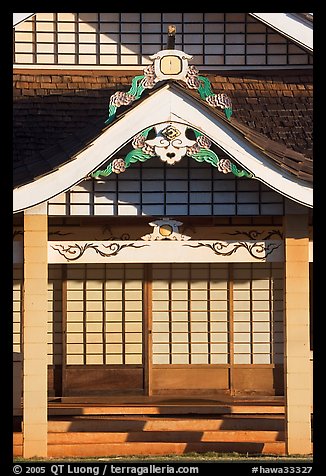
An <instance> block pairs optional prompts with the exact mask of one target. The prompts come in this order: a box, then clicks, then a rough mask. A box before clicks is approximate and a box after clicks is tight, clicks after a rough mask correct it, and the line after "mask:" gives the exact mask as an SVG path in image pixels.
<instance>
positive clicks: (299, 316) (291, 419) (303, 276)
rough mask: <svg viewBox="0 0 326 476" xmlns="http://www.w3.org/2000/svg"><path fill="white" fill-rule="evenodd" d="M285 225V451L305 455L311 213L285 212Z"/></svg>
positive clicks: (307, 438)
mask: <svg viewBox="0 0 326 476" xmlns="http://www.w3.org/2000/svg"><path fill="white" fill-rule="evenodd" d="M301 213H302V212H301ZM283 225H284V228H283V230H284V240H285V263H284V265H285V299H284V319H285V349H284V350H285V355H284V358H285V368H284V378H285V382H284V383H285V385H284V387H285V438H286V452H287V454H289V455H290V454H296V455H299V454H301V455H304V454H310V453H311V452H312V446H311V422H310V414H311V389H310V339H309V235H308V214H307V213H304V214H288V215H285V216H284V222H283Z"/></svg>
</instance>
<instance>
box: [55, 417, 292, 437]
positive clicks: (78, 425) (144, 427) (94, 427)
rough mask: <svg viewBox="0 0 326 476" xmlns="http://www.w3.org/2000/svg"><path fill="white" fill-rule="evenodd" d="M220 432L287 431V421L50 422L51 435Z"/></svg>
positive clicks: (139, 419) (122, 419) (120, 419)
mask: <svg viewBox="0 0 326 476" xmlns="http://www.w3.org/2000/svg"><path fill="white" fill-rule="evenodd" d="M194 430H195V431H218V430H248V431H249V430H255V431H257V430H265V431H267V430H268V431H284V418H283V417H279V416H275V415H272V416H270V417H263V416H255V417H254V416H250V417H246V416H239V417H232V418H230V417H226V418H223V419H221V418H216V419H215V418H186V417H183V418H166V417H165V418H157V417H148V418H146V417H139V416H138V417H122V416H121V417H102V418H94V417H88V418H70V419H60V420H49V422H48V431H49V432H56V433H58V432H92V431H93V432H108V431H122V432H131V431H144V432H145V431H194Z"/></svg>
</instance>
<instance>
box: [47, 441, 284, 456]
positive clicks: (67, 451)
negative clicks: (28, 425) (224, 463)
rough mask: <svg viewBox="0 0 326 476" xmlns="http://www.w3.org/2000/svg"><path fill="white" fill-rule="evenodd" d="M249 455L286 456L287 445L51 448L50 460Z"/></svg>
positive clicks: (130, 444) (142, 444)
mask: <svg viewBox="0 0 326 476" xmlns="http://www.w3.org/2000/svg"><path fill="white" fill-rule="evenodd" d="M210 451H214V452H218V453H226V452H227V453H232V452H237V453H248V454H278V455H283V454H285V443H284V442H281V441H280V442H267V443H261V442H259V443H255V442H254V443H251V442H234V443H232V442H195V443H193V442H190V443H171V442H169V443H166V442H150V443H147V442H128V443H125V442H124V443H109V444H105V443H100V444H99V443H90V444H78V445H77V444H68V445H49V446H48V457H52V458H62V457H67V456H69V457H81V456H83V457H88V456H93V457H94V456H96V457H98V456H101V457H105V456H128V455H168V454H175V455H177V454H185V453H193V452H195V453H206V452H210Z"/></svg>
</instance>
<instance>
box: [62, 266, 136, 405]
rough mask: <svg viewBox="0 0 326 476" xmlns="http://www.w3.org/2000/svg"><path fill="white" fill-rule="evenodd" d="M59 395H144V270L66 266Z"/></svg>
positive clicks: (116, 267) (119, 267)
mask: <svg viewBox="0 0 326 476" xmlns="http://www.w3.org/2000/svg"><path fill="white" fill-rule="evenodd" d="M65 287H66V312H65V313H64V314H65V319H64V322H63V327H64V335H65V338H64V349H65V352H64V357H63V360H64V368H63V395H66V396H72V395H83V396H87V395H112V394H142V393H143V391H144V363H145V362H144V358H143V347H144V336H143V332H144V327H143V312H144V310H143V300H144V266H143V265H141V264H125V265H110V264H103V265H98V264H88V265H71V266H70V265H69V266H67V278H66V286H65Z"/></svg>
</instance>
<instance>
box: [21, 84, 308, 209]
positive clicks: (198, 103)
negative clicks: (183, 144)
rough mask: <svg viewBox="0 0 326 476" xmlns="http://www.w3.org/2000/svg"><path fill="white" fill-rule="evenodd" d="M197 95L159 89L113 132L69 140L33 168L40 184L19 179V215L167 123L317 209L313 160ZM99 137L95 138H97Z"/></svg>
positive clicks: (121, 118)
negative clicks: (197, 135) (192, 132)
mask: <svg viewBox="0 0 326 476" xmlns="http://www.w3.org/2000/svg"><path fill="white" fill-rule="evenodd" d="M196 94H197V93H194V92H190V91H189V90H188V89H186V88H185V87H183V86H181V85H179V84H178V83H177V82H175V81H171V80H169V81H167V82H164V83H161V84H160V86H158V87H155V88H154V89H153V90H151V92H150V93H149V94H147V96H144V97H143V98H142V99H140V100H138V101H135V102H134V104H133V105H132V106H131V107H130V108H129V109H128V110H126V111H125V112H123V113H121V114H120V115H118V117H117V118H116V119H115V120H114V121H113V122H112V123H111V124H110V125H108V126H106V127H104V128H102V129H101V131H100V132H98V129H97V127H96V126H94V127H93V128H91V127H88V128H86V129H85V130H83V131H76V133H75V134H74V135H73V136H70V137H69V139H67V140H65V141H63V142H62V143H60V144H57V146H55V147H54V148H52V149H50V150H47V151H43V152H42V154H40V156H38V157H37V158H35V161H34V163H32V164H30V173H31V174H33V169H34V170H35V172H36V174H35V175H34V178H35V180H34V181H30V182H29V183H24V184H23V182H22V180H21V179H20V180H19V181H18V183H19V184H20V186H18V187H17V188H16V189H15V190H14V209H15V211H20V210H22V209H25V208H29V207H31V206H33V205H36V204H38V203H41V202H43V201H45V200H48V199H50V198H51V197H53V196H55V195H57V194H59V193H61V192H63V191H66V190H68V189H70V188H71V187H72V186H74V185H75V184H77V183H79V182H80V181H81V180H83V179H84V177H86V176H88V175H89V174H90V173H91V172H93V171H95V170H96V169H98V168H99V167H100V166H102V165H103V164H105V163H106V162H107V160H108V159H109V158H110V157H112V156H113V155H114V154H115V153H117V151H119V150H120V149H121V148H122V147H123V146H124V145H125V144H127V143H128V142H129V141H130V139H131V138H132V137H133V136H134V135H136V134H137V133H139V132H140V131H142V130H144V129H145V128H147V127H149V126H151V125H154V124H157V123H161V122H168V121H175V122H180V123H183V124H188V125H189V126H190V127H193V128H195V129H197V130H199V131H201V132H202V133H204V134H205V135H207V136H208V137H209V138H210V139H211V140H212V142H213V143H215V144H216V145H217V146H218V147H219V148H220V149H222V150H223V151H224V152H225V153H226V154H227V155H228V156H229V157H231V158H232V159H233V160H234V161H235V162H236V163H238V164H239V165H240V166H241V167H242V168H245V169H247V170H249V171H250V172H252V173H253V174H254V176H255V178H257V179H259V180H261V181H262V182H264V183H265V184H267V185H268V186H269V187H271V188H272V189H274V190H277V191H279V192H280V193H282V194H283V195H284V196H286V197H289V198H290V199H293V200H295V201H297V202H299V203H301V204H304V205H307V206H312V187H311V185H310V184H309V181H310V180H311V175H312V167H311V159H309V158H307V157H305V156H304V155H303V154H300V153H299V152H295V151H293V150H291V149H287V148H286V147H284V146H280V144H278V143H275V142H274V141H271V140H269V139H266V138H265V137H264V136H262V135H261V134H259V133H257V132H255V131H253V130H251V129H250V128H249V127H247V126H244V125H243V124H241V123H240V122H239V121H238V120H236V119H233V117H232V118H231V120H230V121H229V120H228V119H226V117H225V115H224V112H221V111H220V110H218V109H215V108H212V107H210V106H209V105H208V104H207V103H206V102H205V101H203V100H201V99H200V98H199V96H198V95H196ZM94 132H95V135H94Z"/></svg>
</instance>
